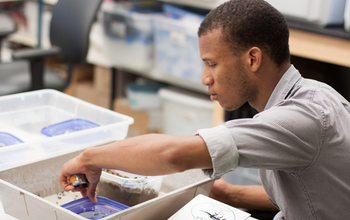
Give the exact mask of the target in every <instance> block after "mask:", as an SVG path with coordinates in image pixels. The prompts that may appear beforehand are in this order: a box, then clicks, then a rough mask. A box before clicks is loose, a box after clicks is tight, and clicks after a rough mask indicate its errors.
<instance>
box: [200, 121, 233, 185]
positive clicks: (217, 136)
mask: <svg viewBox="0 0 350 220" xmlns="http://www.w3.org/2000/svg"><path fill="white" fill-rule="evenodd" d="M197 134H198V135H200V136H201V137H202V138H203V140H204V142H205V143H206V145H207V147H208V150H209V153H210V156H211V159H212V163H213V169H205V170H203V172H204V173H205V174H206V175H208V176H209V177H210V178H213V179H216V178H219V177H221V176H222V175H224V174H225V173H226V172H228V171H231V170H235V169H236V168H237V166H238V161H239V156H238V150H237V147H236V143H235V141H234V139H233V138H232V135H231V133H230V131H229V129H228V128H227V127H225V126H223V125H220V126H217V127H214V128H208V129H200V130H199V131H198V133H197Z"/></svg>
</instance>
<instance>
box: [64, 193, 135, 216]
mask: <svg viewBox="0 0 350 220" xmlns="http://www.w3.org/2000/svg"><path fill="white" fill-rule="evenodd" d="M96 197H97V200H98V201H97V203H93V202H91V201H90V200H89V198H88V197H84V198H81V199H78V200H75V201H72V202H69V203H66V204H64V205H62V206H61V207H63V208H66V209H68V210H70V211H72V212H74V213H76V214H78V215H80V216H83V217H85V218H87V219H102V218H104V217H107V216H109V215H112V214H114V213H117V212H120V211H122V210H125V209H127V208H129V206H126V205H124V204H121V203H119V202H115V201H113V200H110V199H107V198H105V197H102V196H99V195H96Z"/></svg>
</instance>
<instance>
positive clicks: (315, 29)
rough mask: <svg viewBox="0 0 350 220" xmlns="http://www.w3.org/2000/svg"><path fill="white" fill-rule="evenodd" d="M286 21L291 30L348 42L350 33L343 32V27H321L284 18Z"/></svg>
mask: <svg viewBox="0 0 350 220" xmlns="http://www.w3.org/2000/svg"><path fill="white" fill-rule="evenodd" d="M286 20H287V23H288V26H289V27H290V28H293V29H297V30H302V31H308V32H312V33H316V34H323V35H327V36H332V37H338V38H342V39H347V40H350V33H348V32H346V31H345V29H344V25H329V26H326V27H321V26H318V25H316V24H313V23H311V22H304V21H299V20H295V19H291V18H286Z"/></svg>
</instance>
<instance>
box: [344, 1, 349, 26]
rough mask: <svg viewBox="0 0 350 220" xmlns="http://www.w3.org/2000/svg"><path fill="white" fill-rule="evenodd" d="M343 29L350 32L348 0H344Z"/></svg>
mask: <svg viewBox="0 0 350 220" xmlns="http://www.w3.org/2000/svg"><path fill="white" fill-rule="evenodd" d="M344 29H345V31H347V32H350V0H346V4H345V11H344Z"/></svg>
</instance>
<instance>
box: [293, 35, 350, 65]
mask: <svg viewBox="0 0 350 220" xmlns="http://www.w3.org/2000/svg"><path fill="white" fill-rule="evenodd" d="M289 47H290V53H291V54H292V55H295V56H299V57H304V58H308V59H312V60H317V61H322V62H326V63H331V64H336V65H340V66H345V67H350V59H349V57H350V40H346V39H341V38H337V37H331V36H326V35H322V34H315V33H311V32H307V31H301V30H296V29H290V38H289Z"/></svg>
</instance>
